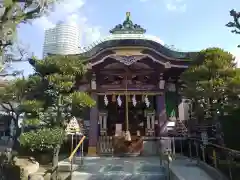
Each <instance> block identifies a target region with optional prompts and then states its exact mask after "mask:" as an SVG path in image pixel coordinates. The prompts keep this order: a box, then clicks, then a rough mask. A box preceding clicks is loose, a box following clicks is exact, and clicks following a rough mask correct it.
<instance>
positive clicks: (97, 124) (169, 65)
mask: <svg viewBox="0 0 240 180" xmlns="http://www.w3.org/2000/svg"><path fill="white" fill-rule="evenodd" d="M110 33H111V34H110V35H109V36H107V37H106V38H104V39H103V40H99V41H98V42H96V43H94V44H93V45H92V46H91V48H86V49H85V51H84V52H82V53H81V54H79V55H80V56H84V57H87V61H86V62H87V66H88V67H89V71H88V74H89V75H90V77H91V80H90V81H87V80H82V81H81V82H79V90H80V91H89V92H90V94H91V96H92V98H93V99H94V100H95V101H96V106H95V107H93V108H91V109H90V130H89V148H88V151H89V154H91V155H92V154H96V153H101V152H103V151H104V150H103V149H101V148H102V147H101V144H100V145H99V142H101V140H102V141H104V142H105V145H106V144H107V143H109V142H110V141H111V140H112V139H114V137H115V136H121V135H120V134H121V133H124V132H128V134H130V136H131V137H130V140H129V141H134V139H137V138H136V137H141V138H142V139H144V138H147V137H156V136H167V134H168V130H169V129H168V128H167V124H169V122H174V121H176V120H177V119H179V110H178V107H179V104H180V103H181V97H180V95H179V93H178V90H179V87H180V85H181V83H180V81H179V78H180V74H181V73H182V72H183V71H184V70H186V69H187V68H188V67H189V65H190V64H191V62H192V59H193V56H194V55H195V54H196V53H195V52H177V51H175V50H172V49H169V48H167V47H166V46H164V45H163V43H162V41H161V40H160V39H159V38H157V37H155V36H150V35H147V34H146V30H145V29H144V28H143V27H141V26H140V25H138V24H134V23H133V22H132V21H131V18H130V13H127V14H126V19H125V21H124V22H123V23H122V24H119V25H116V26H115V27H114V28H113V29H111V30H110ZM172 124H174V123H172ZM105 149H108V150H109V149H114V147H113V148H112V147H109V148H106V147H105Z"/></svg>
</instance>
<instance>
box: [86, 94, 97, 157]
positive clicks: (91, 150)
mask: <svg viewBox="0 0 240 180" xmlns="http://www.w3.org/2000/svg"><path fill="white" fill-rule="evenodd" d="M91 96H92V98H93V99H94V100H95V101H96V106H94V107H92V108H91V109H90V129H89V145H88V155H89V156H96V153H97V141H98V106H97V104H98V102H97V101H98V98H97V97H98V96H97V94H96V93H95V92H92V94H91Z"/></svg>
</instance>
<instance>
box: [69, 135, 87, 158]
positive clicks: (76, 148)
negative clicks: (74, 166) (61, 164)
mask: <svg viewBox="0 0 240 180" xmlns="http://www.w3.org/2000/svg"><path fill="white" fill-rule="evenodd" d="M85 138H86V136H83V137H82V138H81V140H80V141H79V143H78V145H77V146H76V147H75V149H74V150H73V151H72V152H71V154H70V156H69V158H68V160H69V161H72V159H73V156H74V155H75V154H76V152H77V150H78V148H79V147H80V146H81V144H82V143H83V141H84V139H85Z"/></svg>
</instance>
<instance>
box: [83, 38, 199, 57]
mask: <svg viewBox="0 0 240 180" xmlns="http://www.w3.org/2000/svg"><path fill="white" fill-rule="evenodd" d="M126 40H128V42H129V44H128V46H134V45H135V46H138V45H142V46H143V45H144V46H146V47H149V46H151V48H154V49H156V50H158V51H159V52H161V53H163V54H165V55H166V56H169V57H171V58H176V59H189V58H192V57H194V56H195V54H196V53H197V52H178V51H175V50H172V49H169V48H168V47H166V46H164V45H163V41H162V40H160V39H159V38H158V37H156V36H152V35H147V34H111V35H109V36H107V37H105V38H102V39H100V40H98V41H96V42H94V43H92V44H91V45H90V46H88V47H85V48H82V52H81V53H80V54H79V55H81V56H84V57H89V58H90V57H91V56H94V55H95V54H96V53H98V52H100V51H101V50H103V49H104V48H109V47H117V46H122V45H121V42H124V41H126ZM125 46H126V44H125Z"/></svg>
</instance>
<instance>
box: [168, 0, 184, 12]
mask: <svg viewBox="0 0 240 180" xmlns="http://www.w3.org/2000/svg"><path fill="white" fill-rule="evenodd" d="M165 6H166V8H167V10H169V11H175V12H185V11H186V9H187V5H186V3H185V0H165Z"/></svg>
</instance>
